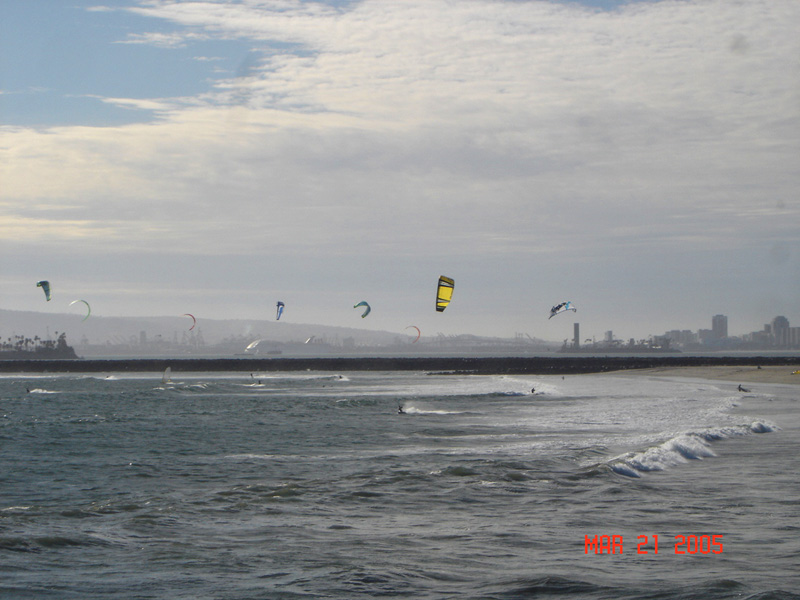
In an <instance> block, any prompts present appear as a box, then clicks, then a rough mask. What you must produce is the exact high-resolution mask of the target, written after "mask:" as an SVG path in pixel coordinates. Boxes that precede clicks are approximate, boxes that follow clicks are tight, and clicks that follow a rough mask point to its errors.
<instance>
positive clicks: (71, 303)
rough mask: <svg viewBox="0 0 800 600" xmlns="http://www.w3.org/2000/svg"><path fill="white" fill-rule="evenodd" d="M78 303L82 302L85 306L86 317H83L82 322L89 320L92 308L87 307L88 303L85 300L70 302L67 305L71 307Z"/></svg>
mask: <svg viewBox="0 0 800 600" xmlns="http://www.w3.org/2000/svg"><path fill="white" fill-rule="evenodd" d="M78 302H83V303H84V304H85V305H86V316H85V317H83V320H84V321H85V320H86V319H88V318H89V315H90V314H92V307H91V306H89V303H88V302H87V301H86V300H73V301H72V302H70V303H69V305H70V306H72V305H73V304H77V303H78Z"/></svg>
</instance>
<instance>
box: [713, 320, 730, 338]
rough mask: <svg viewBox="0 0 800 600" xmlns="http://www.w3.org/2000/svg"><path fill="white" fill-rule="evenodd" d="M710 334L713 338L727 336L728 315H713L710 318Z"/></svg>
mask: <svg viewBox="0 0 800 600" xmlns="http://www.w3.org/2000/svg"><path fill="white" fill-rule="evenodd" d="M711 336H712V337H713V338H714V339H715V340H721V339H724V338H726V337H728V317H726V316H725V315H714V316H713V317H712V318H711Z"/></svg>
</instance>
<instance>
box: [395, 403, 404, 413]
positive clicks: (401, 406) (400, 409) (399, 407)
mask: <svg viewBox="0 0 800 600" xmlns="http://www.w3.org/2000/svg"><path fill="white" fill-rule="evenodd" d="M397 414H398V415H404V414H406V411H404V410H403V405H402V404H398V405H397Z"/></svg>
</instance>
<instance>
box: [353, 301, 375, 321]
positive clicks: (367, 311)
mask: <svg viewBox="0 0 800 600" xmlns="http://www.w3.org/2000/svg"><path fill="white" fill-rule="evenodd" d="M359 306H364V307H365V308H366V310H365V311H364V314H363V315H361V318H362V319H363V318H364V317H366V316H367V315H368V314H369V313H370V311H371V310H372V309H371V308H370V306H369V304H367V303H366V302H364V301H363V300H362V301H361V302H359V303H358V304H356V305H355V306H354V307H353V308H358V307H359Z"/></svg>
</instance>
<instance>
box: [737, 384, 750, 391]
mask: <svg viewBox="0 0 800 600" xmlns="http://www.w3.org/2000/svg"><path fill="white" fill-rule="evenodd" d="M738 389H739V391H740V392H749V391H750V390H748V389H747V388H743V387H742V384H741V383H740V384H739V388H738Z"/></svg>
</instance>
